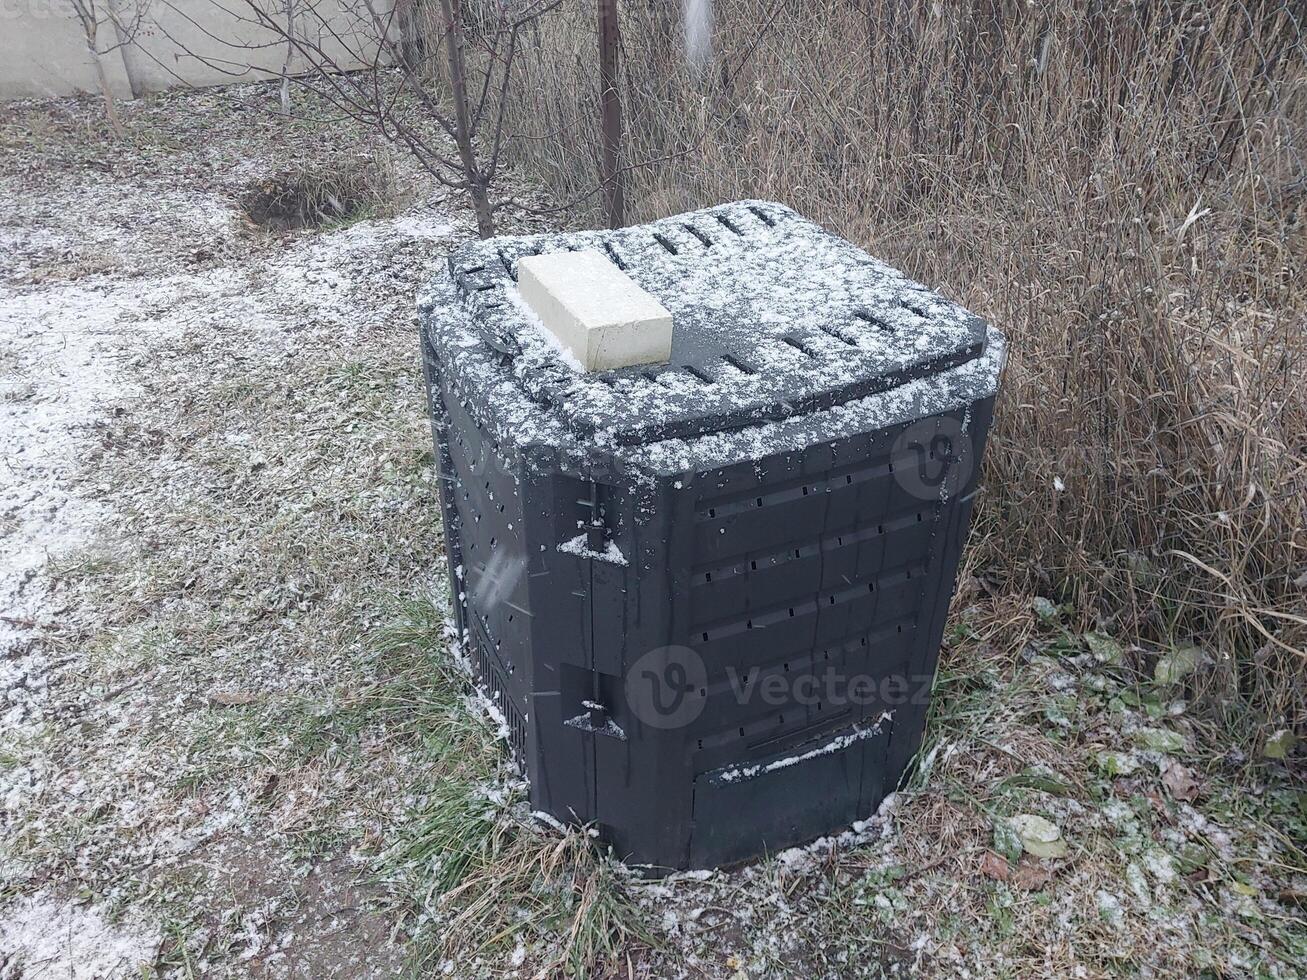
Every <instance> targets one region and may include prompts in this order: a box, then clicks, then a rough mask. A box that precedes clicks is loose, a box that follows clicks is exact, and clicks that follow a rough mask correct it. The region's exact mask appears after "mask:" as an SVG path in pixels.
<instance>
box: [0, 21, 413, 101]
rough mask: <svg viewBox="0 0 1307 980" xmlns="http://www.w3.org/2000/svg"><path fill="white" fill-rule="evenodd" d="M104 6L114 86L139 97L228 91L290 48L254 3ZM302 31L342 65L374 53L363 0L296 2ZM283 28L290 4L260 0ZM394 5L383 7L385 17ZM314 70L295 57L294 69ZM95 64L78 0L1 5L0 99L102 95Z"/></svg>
mask: <svg viewBox="0 0 1307 980" xmlns="http://www.w3.org/2000/svg"><path fill="white" fill-rule="evenodd" d="M86 2H88V3H94V5H95V6H96V7H97V8H99V27H98V29H97V43H96V48H97V50H98V51H99V52H100V62H101V64H102V65H103V67H104V71H105V75H106V78H107V80H108V83H109V86H110V88H111V89H112V90H113V93H114V95H115V96H117V97H119V98H133V97H135V96H139V95H144V94H146V93H147V92H158V91H161V90H163V89H166V88H173V87H175V86H203V85H223V84H227V83H229V82H237V81H252V80H256V79H261V78H271V77H275V76H277V75H279V74H280V73H281V69H282V65H283V63H284V61H285V57H286V47H285V44H284V42H282V41H281V40H280V39H279V38H278V36H277V35H276V33H275V32H273V31H271V30H269V29H268V28H266V27H263V26H261V25H260V24H259V23H258V22H257V17H256V14H255V12H254V10H253V9H252V8H251V6H250V3H249V2H247V0H86ZM292 3H293V9H294V11H295V30H296V33H297V35H299V36H300V37H305V38H308V39H309V40H310V41H312V42H313V43H315V44H318V43H320V44H321V46H322V47H323V49H325V50H326V51H327V52H328V53H329V54H331V55H332V57H333V59H334V60H335V61H336V62H337V64H338V66H339V67H341V68H359V67H362V66H363V65H364V64H365V63H367V61H369V60H370V59H371V58H372V57H374V55H375V52H376V49H377V44H376V41H375V37H376V33H377V32H376V31H375V30H374V28H373V20H372V15H371V14H370V13H369V12H368V10H367V8H366V7H365V6H364V4H363V3H362V2H361V0H292ZM260 5H261V7H262V9H264V10H266V11H268V13H269V14H270V15H272V16H277V17H278V19H279V21H280V22H283V23H284V18H285V16H286V14H285V7H284V0H260ZM391 5H392V0H380V2H375V3H374V5H373V6H374V9H376V10H377V11H378V12H379V13H380V15H381V16H383V17H384V16H386V15H387V14H388V12H389V10H390V8H391ZM306 68H307V65H306V63H305V59H304V58H303V57H300V56H296V57H294V58H293V59H292V62H291V72H292V73H296V72H300V71H303V70H305V69H306ZM99 91H100V83H99V80H98V78H97V75H96V70H95V61H94V57H93V56H92V54H91V52H90V50H89V49H88V47H87V42H86V34H85V32H84V31H83V30H82V26H81V22H80V21H79V19H78V17H77V14H76V11H75V9H74V7H73V3H72V0H0V101H5V100H10V99H40V98H50V97H52V96H60V95H72V94H74V93H76V92H92V93H99Z"/></svg>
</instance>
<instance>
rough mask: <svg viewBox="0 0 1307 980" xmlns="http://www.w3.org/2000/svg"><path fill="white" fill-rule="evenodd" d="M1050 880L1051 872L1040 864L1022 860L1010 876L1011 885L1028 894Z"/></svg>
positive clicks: (1051, 878) (1051, 877)
mask: <svg viewBox="0 0 1307 980" xmlns="http://www.w3.org/2000/svg"><path fill="white" fill-rule="evenodd" d="M1052 880H1053V872H1052V871H1050V870H1048V868H1046V867H1044V866H1043V864H1042V863H1040V862H1035V861H1028V860H1026V859H1024V858H1023V859H1022V861H1021V864H1020V865H1019V866H1018V867H1017V870H1016V872H1015V873H1014V874H1013V875H1012V884H1014V885H1016V886H1017V887H1018V888H1020V889H1022V890H1024V891H1028V892H1037V891H1039V890H1040V889H1041V888H1043V887H1044V886H1045V885H1047V884H1048V883H1049V882H1050V881H1052Z"/></svg>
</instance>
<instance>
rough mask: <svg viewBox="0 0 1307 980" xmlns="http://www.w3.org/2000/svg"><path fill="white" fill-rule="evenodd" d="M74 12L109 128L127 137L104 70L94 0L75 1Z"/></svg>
mask: <svg viewBox="0 0 1307 980" xmlns="http://www.w3.org/2000/svg"><path fill="white" fill-rule="evenodd" d="M73 11H74V12H75V13H76V14H77V19H78V21H80V22H81V25H82V33H83V34H85V35H86V50H87V53H88V54H90V56H91V61H92V63H93V64H94V65H95V78H96V81H97V82H99V84H100V95H101V97H102V98H103V99H104V114H105V116H107V117H108V119H109V128H110V129H112V130H113V134H114V135H115V136H117V137H120V138H121V137H122V136H124V135H125V130H124V129H123V123H122V120H121V119H120V118H119V117H118V103H117V102H116V101H115V100H114V97H113V87H112V86H110V84H109V74H108V73H107V72H106V71H105V70H104V61H103V60H102V58H101V57H100V47H99V40H98V38H99V33H100V17H99V14H98V12H97V10H96V8H95V3H94V0H73Z"/></svg>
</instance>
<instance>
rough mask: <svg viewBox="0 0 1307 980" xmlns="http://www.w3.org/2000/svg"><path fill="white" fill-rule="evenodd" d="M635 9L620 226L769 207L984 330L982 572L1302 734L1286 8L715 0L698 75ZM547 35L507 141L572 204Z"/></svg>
mask: <svg viewBox="0 0 1307 980" xmlns="http://www.w3.org/2000/svg"><path fill="white" fill-rule="evenodd" d="M623 9H624V17H625V21H624V23H623V35H624V37H623V43H624V46H625V54H626V57H625V61H624V68H623V71H624V76H623V78H624V88H625V91H624V93H623V94H624V96H625V104H626V106H627V113H628V137H627V150H626V152H627V158H628V160H629V161H630V163H631V164H632V165H634V166H635V169H634V170H633V171H632V172H631V173H630V175H629V177H630V185H629V189H628V201H629V212H630V213H629V214H628V215H627V219H628V220H631V221H636V220H644V219H648V218H653V217H657V216H661V215H664V214H668V213H672V212H675V211H678V210H681V209H685V208H691V207H699V206H705V205H709V204H713V203H717V202H720V201H724V200H731V199H735V198H740V197H745V196H756V197H764V198H775V199H779V200H782V201H785V202H787V203H789V204H791V205H792V206H794V207H795V208H797V209H798V210H800V211H802V212H805V213H807V214H809V215H811V216H813V217H815V218H816V219H818V220H820V221H822V222H823V223H824V224H826V225H827V226H828V227H831V228H832V229H834V230H835V231H837V232H840V233H841V234H844V235H847V236H849V237H850V238H852V239H853V240H855V241H858V242H861V243H863V244H865V245H866V246H867V247H868V248H869V249H871V250H872V251H873V252H875V253H877V254H879V255H882V256H884V257H886V258H887V259H889V260H890V261H892V262H894V263H896V264H898V265H899V266H901V267H903V268H905V269H907V270H908V271H909V272H911V274H913V275H914V276H916V277H918V278H920V279H922V280H923V281H925V282H927V283H930V284H932V285H934V286H937V287H940V288H942V289H943V290H945V291H946V292H948V293H950V294H952V295H953V296H955V297H956V298H958V299H959V300H961V301H962V302H964V303H966V304H967V305H969V306H971V307H972V308H974V309H976V310H978V311H979V312H981V313H982V314H984V315H986V316H988V317H989V318H991V319H992V320H993V321H995V322H996V323H998V324H1000V325H1001V326H1002V327H1003V328H1004V329H1005V330H1006V331H1007V332H1008V334H1009V337H1010V339H1011V341H1012V344H1011V349H1012V359H1011V362H1010V365H1009V368H1008V371H1007V377H1006V384H1005V391H1004V394H1003V397H1002V401H1001V405H1000V409H999V412H998V417H997V420H996V427H995V430H994V432H993V435H992V438H991V444H990V450H989V454H988V460H987V466H988V472H987V474H986V478H985V486H986V496H985V498H984V503H983V505H982V507H981V508H980V511H979V515H978V519H977V527H976V531H975V534H974V535H973V539H972V546H971V555H970V558H969V560H970V562H971V565H972V567H973V569H975V570H976V571H977V574H979V575H980V576H981V577H982V578H984V579H985V580H986V581H987V583H988V584H990V585H991V586H992V587H993V588H994V591H1006V592H1018V593H1024V594H1027V595H1030V594H1042V595H1046V596H1050V597H1052V598H1054V599H1055V600H1056V601H1058V602H1061V603H1068V604H1070V605H1071V607H1072V608H1073V609H1074V610H1075V613H1074V615H1075V616H1077V617H1079V619H1080V624H1079V625H1080V626H1081V627H1082V628H1084V627H1088V626H1090V625H1091V624H1092V623H1093V622H1094V621H1095V620H1097V621H1098V625H1100V626H1103V627H1105V628H1107V629H1109V630H1111V631H1113V632H1115V633H1117V634H1119V635H1126V636H1131V637H1136V638H1143V639H1149V640H1152V641H1154V642H1158V643H1160V644H1164V645H1172V644H1177V643H1182V642H1186V641H1187V640H1188V639H1189V638H1194V639H1197V641H1198V642H1199V643H1200V644H1201V645H1203V646H1204V647H1205V648H1206V649H1207V651H1208V653H1209V654H1210V655H1211V657H1212V659H1213V661H1214V664H1215V667H1214V668H1213V669H1211V670H1209V671H1208V672H1207V674H1206V675H1205V676H1204V678H1203V682H1202V684H1201V685H1200V688H1201V689H1200V690H1196V691H1193V692H1191V693H1193V694H1195V695H1196V696H1199V697H1200V698H1201V700H1202V701H1203V702H1204V703H1205V704H1206V705H1207V706H1208V707H1209V708H1210V709H1212V712H1213V717H1215V718H1217V719H1218V720H1220V721H1221V722H1222V723H1223V724H1224V726H1225V727H1226V728H1227V729H1228V730H1231V731H1240V732H1243V733H1245V734H1246V733H1249V732H1265V731H1267V730H1270V729H1273V728H1274V727H1279V726H1282V725H1283V724H1285V722H1286V720H1287V721H1288V723H1290V724H1295V725H1298V726H1302V725H1304V724H1307V703H1305V701H1304V697H1305V696H1304V690H1307V685H1304V684H1303V683H1302V681H1303V679H1304V676H1305V674H1304V669H1305V666H1307V660H1305V655H1304V650H1307V615H1305V614H1304V608H1305V605H1307V604H1305V603H1304V585H1303V584H1302V575H1303V573H1304V569H1305V568H1307V558H1305V557H1304V549H1307V530H1305V529H1307V395H1305V385H1307V370H1304V368H1307V322H1305V320H1304V313H1305V311H1307V288H1305V287H1304V281H1307V279H1305V276H1304V273H1305V272H1307V269H1305V268H1304V258H1305V257H1307V223H1305V222H1304V220H1303V219H1304V216H1305V213H1307V166H1305V165H1304V160H1303V156H1302V146H1303V141H1304V139H1307V85H1305V84H1304V82H1307V69H1304V65H1307V14H1304V12H1303V8H1302V7H1301V6H1300V5H1295V4H1292V3H1287V2H1265V3H1262V2H1250V0H1220V2H1216V3H1210V4H1201V5H1195V4H1191V3H1179V2H1163V3H1154V4H1121V3H1106V2H1095V3H1086V4H1080V3H1072V2H1069V0H1050V2H1046V3H1039V4H1022V3H1011V2H1003V0H991V2H986V3H980V4H974V5H964V4H927V3H924V2H922V3H911V4H904V3H899V2H893V0H863V2H860V3H850V2H848V0H815V2H813V3H806V4H785V3H779V4H778V3H770V2H764V0H719V2H718V3H717V4H716V28H715V32H714V46H715V58H714V62H713V65H712V67H711V69H710V70H708V71H705V72H704V74H703V75H702V76H699V77H696V76H695V74H694V73H692V72H691V71H690V70H689V69H688V68H687V67H686V66H685V64H684V62H683V59H682V57H681V55H680V53H679V51H678V40H677V39H678V34H679V25H678V24H677V17H676V14H675V12H674V9H675V5H671V4H665V5H661V4H649V5H647V6H646V5H638V4H626V5H624V8H623ZM537 40H538V42H539V43H533V44H531V45H528V46H526V53H525V54H524V56H523V57H522V58H521V60H520V63H519V71H520V72H521V74H522V77H521V78H520V79H519V83H520V84H518V85H517V86H516V90H515V91H516V95H515V98H516V99H517V102H516V104H515V105H514V106H513V107H512V109H511V112H510V121H511V124H512V126H513V127H514V129H515V131H516V132H517V133H518V134H519V138H517V139H514V140H513V141H512V148H513V152H514V153H515V154H516V157H517V159H518V161H519V162H520V163H521V164H523V165H524V166H525V167H526V168H527V169H528V170H529V171H530V172H531V173H533V174H534V175H538V176H539V177H540V178H542V179H543V180H544V181H545V182H546V183H547V185H548V186H549V188H550V190H551V191H552V192H553V193H554V194H555V196H556V197H557V198H558V199H559V200H570V199H573V198H576V197H579V196H583V195H585V194H586V193H587V191H590V190H591V189H592V188H593V187H594V185H595V179H596V163H595V161H596V160H597V159H598V134H597V119H598V112H597V101H596V100H597V92H596V87H595V86H596V83H595V78H594V72H593V71H592V68H591V66H592V63H593V50H594V44H595V40H594V25H593V11H592V9H591V6H589V5H586V4H582V3H579V2H577V0H569V2H567V3H565V5H564V7H563V8H562V10H561V11H560V12H559V13H558V15H557V16H555V17H554V18H552V19H551V20H549V21H547V22H546V23H545V24H543V25H542V27H541V36H540V37H539V38H538V39H537ZM586 200H587V203H588V205H594V204H595V203H596V201H597V199H596V198H595V197H593V196H591V197H589V198H587V199H586ZM575 220H577V221H578V222H583V223H590V222H593V221H595V220H597V216H596V215H595V214H594V213H593V212H586V211H584V210H583V211H581V212H579V213H578V214H577V215H576V219H575Z"/></svg>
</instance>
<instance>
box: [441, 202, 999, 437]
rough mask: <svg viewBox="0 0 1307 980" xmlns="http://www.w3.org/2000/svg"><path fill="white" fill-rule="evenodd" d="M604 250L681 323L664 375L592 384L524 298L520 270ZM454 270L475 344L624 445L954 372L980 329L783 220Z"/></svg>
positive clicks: (474, 260) (657, 370) (629, 233)
mask: <svg viewBox="0 0 1307 980" xmlns="http://www.w3.org/2000/svg"><path fill="white" fill-rule="evenodd" d="M580 249H596V250H599V251H601V252H603V253H604V254H606V255H607V256H608V257H609V258H610V259H611V260H612V261H613V263H614V264H616V265H617V266H618V268H620V269H622V270H623V271H625V272H626V274H627V275H628V276H630V277H631V278H632V279H633V280H635V282H637V283H638V284H639V285H640V286H641V287H643V288H644V289H645V290H647V291H648V292H649V293H651V294H652V295H653V296H654V297H656V298H657V299H658V300H659V301H660V302H661V303H662V304H663V305H664V306H665V307H666V308H667V309H668V310H669V311H670V312H671V314H672V322H673V336H672V353H671V359H670V361H668V362H667V363H665V364H654V365H642V366H638V367H629V368H621V369H618V370H614V371H604V372H596V373H589V374H587V373H584V372H582V371H580V370H579V369H578V366H577V365H575V364H570V363H569V359H568V358H566V357H565V356H564V355H563V354H562V353H561V352H560V350H559V349H558V347H557V344H556V342H554V341H553V339H552V337H551V336H550V335H549V334H547V333H546V332H545V331H544V329H543V327H541V325H540V324H539V321H538V320H536V318H535V317H534V315H533V314H532V313H531V311H530V310H529V309H528V308H527V307H526V306H525V305H524V304H523V303H522V302H521V299H520V297H519V296H518V295H517V289H516V263H517V260H518V259H519V258H520V257H522V256H524V255H538V254H543V253H546V252H556V251H563V250H573V251H575V250H580ZM449 270H450V275H451V278H452V280H453V283H454V285H455V287H456V289H457V290H458V292H459V294H460V297H461V299H462V301H463V303H464V305H465V308H466V310H467V313H468V315H469V316H470V317H471V318H472V320H473V323H474V324H475V327H476V330H477V332H478V334H479V335H480V337H481V339H482V341H483V342H484V343H485V344H486V345H487V346H488V347H490V348H493V350H494V351H495V352H497V354H498V363H499V365H500V369H501V370H503V371H506V372H510V373H511V374H512V376H513V377H514V379H515V381H516V383H517V384H518V385H519V386H520V387H521V389H522V390H523V391H524V392H525V393H526V394H527V395H528V396H529V397H530V398H531V399H532V400H533V401H535V402H536V403H537V404H539V405H540V406H541V409H542V410H544V411H548V412H551V413H556V414H557V416H558V417H559V418H560V419H561V420H562V421H563V422H564V423H565V424H566V425H567V426H568V428H569V429H571V430H572V431H573V432H574V433H575V434H576V435H577V436H579V437H581V438H587V439H595V440H596V441H602V442H608V443H612V444H616V445H638V444H642V443H646V442H652V441H655V440H659V439H667V438H678V437H679V438H685V437H691V436H695V435H701V434H704V433H709V432H720V431H726V430H731V429H738V428H741V427H744V426H747V425H754V424H757V423H759V422H762V421H770V420H777V419H783V418H788V417H791V416H794V415H799V414H804V413H807V412H813V411H818V410H821V409H826V408H831V407H833V406H836V405H840V404H842V403H844V402H846V401H849V400H852V399H855V398H861V397H864V396H866V395H871V394H875V393H877V392H881V391H887V390H889V389H891V388H895V387H897V386H899V385H902V384H905V383H906V382H909V381H913V380H916V379H918V378H922V377H927V376H929V375H932V374H937V373H940V372H943V371H947V370H949V369H951V368H955V367H958V366H959V365H961V364H964V363H966V362H967V361H971V360H974V359H975V358H977V357H979V356H980V355H981V354H982V353H983V352H984V348H985V337H986V324H985V322H984V321H983V320H981V319H980V318H979V317H976V316H975V315H973V314H971V313H969V312H968V311H967V310H965V309H964V308H962V307H960V306H958V305H957V304H955V303H953V302H950V301H949V300H946V299H945V298H943V297H942V296H940V295H939V294H937V293H935V292H932V291H931V290H929V289H927V288H926V287H925V286H922V285H921V284H919V283H916V282H913V281H912V280H910V279H908V278H907V277H906V276H904V275H903V274H902V273H901V272H899V271H897V270H896V269H893V268H891V267H890V266H888V265H886V264H885V263H883V262H880V261H878V260H876V259H874V258H872V257H871V256H869V255H868V254H866V253H865V252H864V251H862V250H861V249H859V248H857V247H856V246H854V245H852V244H851V243H849V242H847V241H845V240H843V239H841V238H838V237H837V236H835V235H832V234H830V233H829V232H826V231H824V230H823V229H821V228H820V227H818V226H817V225H815V224H813V223H812V222H810V221H807V220H805V219H804V218H802V217H800V216H799V215H797V214H796V213H795V212H793V211H791V210H790V209H789V208H786V207H784V206H783V205H779V204H774V203H768V202H760V201H744V202H739V203H737V204H729V205H724V206H722V207H716V208H710V209H707V210H704V211H696V212H691V213H689V214H683V215H678V216H676V217H673V218H666V219H662V220H660V221H655V222H652V223H650V224H647V225H639V226H635V227H631V228H623V229H619V230H615V231H602V232H576V233H571V234H564V235H535V236H511V237H501V238H495V239H490V240H488V241H484V242H476V243H473V244H471V245H468V246H465V247H464V248H462V249H460V250H458V251H456V252H454V253H453V254H452V255H451V256H450V257H449Z"/></svg>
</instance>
